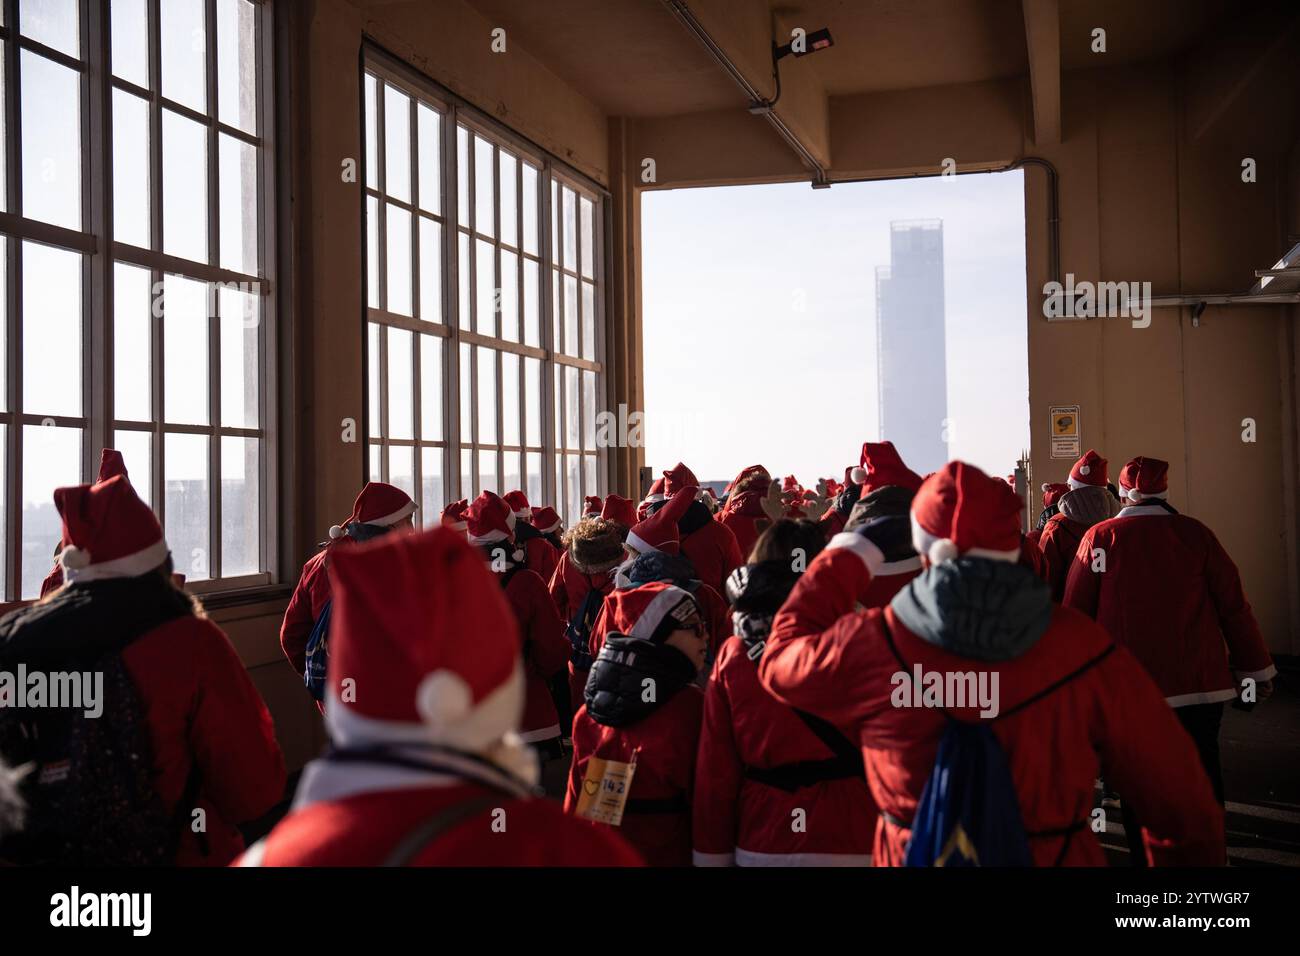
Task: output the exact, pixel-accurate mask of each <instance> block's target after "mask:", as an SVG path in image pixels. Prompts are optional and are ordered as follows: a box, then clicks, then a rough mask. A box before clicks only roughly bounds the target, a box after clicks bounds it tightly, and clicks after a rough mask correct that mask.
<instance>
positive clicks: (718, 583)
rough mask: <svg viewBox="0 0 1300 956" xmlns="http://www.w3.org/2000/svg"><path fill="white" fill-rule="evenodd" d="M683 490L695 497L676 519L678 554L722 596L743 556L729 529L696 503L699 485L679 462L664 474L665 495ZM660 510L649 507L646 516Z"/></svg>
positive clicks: (693, 475)
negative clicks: (679, 551) (691, 492)
mask: <svg viewBox="0 0 1300 956" xmlns="http://www.w3.org/2000/svg"><path fill="white" fill-rule="evenodd" d="M683 488H694V489H695V491H694V496H695V497H694V498H693V499H692V500H691V501H690V502H689V503H688V507H687V508H686V510H685V511H684V512H683V513H682V514H681V516H680V517H679V518H678V519H677V530H678V537H679V539H680V543H681V553H682V554H683V555H685V556H686V557H687V558H689V559H690V561H691V564H693V565H694V566H695V571H696V574H697V575H698V576H699V579H700V580H701V581H703V582H704V583H705V584H707V585H708V586H709V587H711V588H713V590H714V591H715V592H717V593H718V594H721V593H722V588H723V585H724V583H725V582H726V580H727V575H728V574H730V573H731V572H732V571H734V570H735V569H736V568H738V567H740V565H741V564H743V563H744V561H745V558H744V555H743V554H741V551H740V545H739V544H737V542H736V536H735V535H734V534H732V532H731V529H730V528H728V527H727V526H726V525H724V524H721V523H719V522H717V521H714V520H713V512H711V511H710V510H709V509H708V506H707V505H705V504H704V502H702V501H700V500H699V497H700V491H699V482H698V481H697V480H696V479H695V474H694V472H692V471H691V470H690V469H689V468H687V467H686V466H685V465H683V464H682V463H681V462H678V463H677V464H676V465H675V466H674V467H673V468H670V469H669V470H668V471H666V472H664V494H665V495H667V497H668V498H669V499H671V498H673V496H675V495H676V494H677V492H679V491H681V490H682V489H683ZM662 507H664V504H663V503H660V504H654V505H651V507H650V509H649V513H650V514H654V513H655V512H656V511H658V510H659V509H660V508H662Z"/></svg>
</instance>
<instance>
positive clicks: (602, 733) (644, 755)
mask: <svg viewBox="0 0 1300 956" xmlns="http://www.w3.org/2000/svg"><path fill="white" fill-rule="evenodd" d="M605 609H606V611H607V612H608V613H609V615H610V620H611V625H612V628H611V631H610V634H609V636H608V638H607V639H606V641H605V643H604V645H603V646H602V647H601V650H600V653H599V654H598V655H597V657H596V660H595V662H594V663H593V664H592V667H591V676H590V677H588V679H587V687H586V692H585V698H586V702H585V703H584V704H583V706H582V709H581V710H579V711H578V715H577V716H576V717H575V718H574V720H573V763H572V765H571V767H570V769H569V785H568V789H567V791H566V792H565V795H564V809H565V810H566V811H567V812H569V813H572V814H576V815H577V816H580V817H586V818H587V819H591V820H597V821H598V822H595V823H593V824H592V825H593V826H600V827H602V828H603V827H606V826H608V825H609V823H610V821H609V819H608V818H606V819H600V818H597V817H594V816H592V815H591V811H590V809H589V807H590V804H591V801H590V796H591V795H592V794H593V792H599V788H601V787H602V784H603V783H604V782H605V781H607V780H609V779H622V780H624V781H626V779H627V776H628V775H629V774H630V776H631V783H630V786H628V787H627V789H626V792H625V793H624V794H623V797H624V802H623V804H622V806H621V807H620V810H621V820H620V821H619V825H618V830H619V832H620V833H621V834H622V836H623V837H624V838H625V839H626V840H627V841H628V842H629V843H630V844H632V846H633V847H635V848H636V849H637V851H638V852H640V854H641V855H642V857H644V858H645V861H646V862H647V863H648V864H650V865H651V866H690V865H691V791H692V790H693V788H694V785H695V755H696V747H697V744H698V742H699V736H700V718H701V714H702V711H703V694H702V693H701V691H700V689H699V688H698V687H696V686H695V684H694V681H695V679H696V677H697V676H698V674H699V672H700V669H701V668H702V667H703V666H704V657H705V650H706V646H707V638H706V636H705V633H704V622H703V621H701V620H700V615H699V607H698V605H696V603H695V599H694V597H692V596H691V594H690V593H689V592H687V591H684V590H682V589H681V588H679V587H676V586H674V585H671V584H665V583H663V582H657V581H656V582H651V583H649V584H646V585H644V586H643V587H640V588H637V589H635V590H630V591H614V592H613V593H611V594H610V595H609V597H607V598H606V599H605ZM629 766H630V767H631V768H632V769H630V770H629V769H628V768H629ZM584 794H587V798H586V799H584V798H583V795H584Z"/></svg>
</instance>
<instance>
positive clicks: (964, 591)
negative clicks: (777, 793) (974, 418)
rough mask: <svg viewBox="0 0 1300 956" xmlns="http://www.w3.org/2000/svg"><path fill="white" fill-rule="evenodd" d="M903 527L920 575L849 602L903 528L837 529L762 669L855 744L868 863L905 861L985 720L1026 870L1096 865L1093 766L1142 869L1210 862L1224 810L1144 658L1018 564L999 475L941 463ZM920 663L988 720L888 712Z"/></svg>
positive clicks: (1012, 499)
mask: <svg viewBox="0 0 1300 956" xmlns="http://www.w3.org/2000/svg"><path fill="white" fill-rule="evenodd" d="M911 519H912V520H911V524H912V535H911V536H912V542H913V544H914V546H915V547H916V550H917V552H918V553H919V554H920V555H921V556H922V560H923V562H924V563H925V571H924V572H923V573H922V574H921V575H920V576H918V577H916V578H914V579H913V580H912V581H911V582H910V583H909V584H908V585H907V586H906V587H905V588H903V589H902V590H901V591H899V592H898V594H897V595H896V596H895V597H894V599H893V600H892V601H891V602H890V603H889V605H888V606H887V607H885V608H873V609H868V610H865V611H864V610H859V609H857V608H856V607H855V605H856V603H857V602H858V601H859V600H860V598H861V596H862V595H863V594H865V593H866V591H867V589H868V588H869V587H870V584H871V579H872V577H873V575H874V574H875V573H877V570H878V569H879V567H880V565H881V564H882V563H883V562H884V555H885V553H886V552H887V551H888V550H889V549H890V548H891V547H893V546H894V542H893V539H894V538H895V537H896V536H897V535H898V531H899V529H897V527H896V526H892V525H890V524H888V523H886V522H884V521H882V520H881V519H876V520H875V521H869V522H866V523H865V524H863V525H862V526H861V527H859V528H858V529H857V531H855V532H849V533H843V534H839V535H836V536H835V537H834V538H833V539H831V542H830V544H829V545H828V546H827V548H826V550H825V551H823V552H822V553H821V554H820V555H818V556H817V558H816V560H814V561H813V563H812V565H811V566H810V567H809V568H808V570H807V571H806V572H805V573H804V575H803V577H802V578H800V580H799V582H798V583H797V584H796V585H795V587H794V590H793V591H792V592H791V594H790V597H789V599H788V600H787V601H786V602H785V604H784V605H783V606H782V608H781V610H780V611H779V612H778V613H777V616H776V619H775V621H774V622H773V624H772V630H771V633H770V635H769V636H768V640H767V645H766V648H765V650H764V653H763V657H762V659H761V661H760V663H759V679H760V680H761V681H762V683H763V685H764V686H765V687H766V688H767V689H768V690H769V691H770V692H771V693H772V694H773V695H774V696H776V697H777V698H778V699H779V700H781V701H783V702H784V703H786V704H788V705H790V706H792V707H797V708H799V709H800V710H804V711H807V712H809V713H812V714H815V715H816V716H818V717H821V718H823V719H824V720H827V721H829V722H830V723H832V724H833V725H835V726H836V727H838V728H839V729H840V730H841V731H843V732H844V733H846V734H848V735H849V736H850V737H851V738H853V739H856V740H858V741H859V742H860V744H861V747H862V751H863V757H864V761H865V764H866V768H867V782H868V785H869V786H870V789H871V793H872V796H873V797H874V798H875V801H876V804H877V806H878V807H879V808H880V811H881V817H880V822H879V824H878V826H877V830H876V839H875V844H874V850H873V853H872V858H873V861H874V863H875V864H876V865H877V866H881V865H883V866H896V865H900V864H901V863H903V861H904V860H905V857H906V847H907V843H908V840H909V838H910V835H911V821H912V819H913V815H914V814H915V812H916V809H917V805H918V802H919V799H920V796H921V792H922V789H923V787H924V786H925V783H926V781H927V779H928V777H929V776H930V773H931V770H932V769H933V768H934V765H935V757H936V754H937V752H938V747H939V741H940V738H941V737H942V736H943V734H944V731H945V728H946V723H947V721H948V720H949V719H955V720H959V721H962V722H968V723H970V722H977V721H979V720H982V719H988V720H989V721H990V723H989V725H988V726H989V729H990V730H991V731H992V733H993V735H994V736H995V737H996V738H997V741H998V742H999V743H1000V745H1001V749H1002V750H1003V751H1004V752H1005V755H1006V760H1007V765H1008V769H1009V773H1010V776H1011V780H1012V782H1013V784H1014V787H1015V792H1016V794H1017V797H1018V803H1019V813H1020V816H1021V819H1022V821H1023V825H1024V830H1025V833H1026V834H1027V836H1028V842H1029V851H1030V853H1031V856H1032V859H1033V860H1034V862H1035V863H1036V864H1038V865H1040V866H1051V865H1102V864H1104V862H1105V855H1104V853H1103V851H1102V847H1101V844H1100V843H1099V842H1098V841H1097V838H1096V835H1095V834H1094V833H1093V832H1092V830H1091V829H1090V828H1089V826H1088V822H1089V818H1090V814H1091V811H1092V807H1093V784H1094V781H1095V780H1096V778H1097V777H1098V776H1100V775H1102V774H1105V775H1106V777H1107V779H1108V780H1114V781H1115V783H1116V785H1117V786H1122V787H1123V788H1124V791H1123V792H1125V793H1126V794H1128V795H1129V796H1130V797H1131V799H1132V800H1133V802H1134V804H1135V806H1136V807H1137V809H1138V811H1139V815H1140V817H1141V819H1142V821H1143V824H1144V834H1143V837H1144V842H1145V848H1146V852H1147V853H1148V854H1150V857H1151V858H1152V860H1153V862H1155V863H1158V864H1162V865H1169V864H1184V865H1213V864H1218V863H1221V862H1222V860H1223V846H1224V844H1223V812H1222V810H1221V809H1220V808H1219V806H1218V804H1217V803H1216V802H1215V799H1214V792H1213V790H1212V789H1211V787H1210V782H1209V779H1208V778H1207V777H1206V775H1205V771H1204V770H1203V769H1202V767H1201V765H1200V761H1199V760H1198V759H1197V756H1196V752H1195V749H1194V747H1193V746H1192V742H1191V740H1190V739H1188V737H1187V734H1186V733H1184V732H1183V729H1182V728H1181V727H1180V726H1179V724H1178V722H1177V720H1175V719H1174V717H1173V715H1172V714H1171V713H1170V711H1169V708H1168V707H1167V706H1166V705H1165V703H1164V701H1163V700H1161V696H1160V691H1159V690H1157V689H1156V687H1155V685H1154V684H1153V683H1152V681H1151V679H1150V678H1149V677H1148V676H1147V675H1146V673H1145V671H1144V669H1143V667H1142V665H1141V664H1139V663H1138V661H1137V660H1136V659H1135V658H1134V657H1133V656H1132V655H1131V654H1130V653H1129V652H1128V651H1127V650H1126V649H1125V648H1123V647H1121V646H1116V645H1115V642H1114V641H1113V640H1112V639H1111V638H1110V636H1109V635H1108V634H1107V633H1106V631H1105V629H1104V628H1102V627H1100V626H1099V625H1098V624H1097V623H1096V622H1094V621H1091V620H1089V619H1088V618H1087V617H1086V616H1084V615H1082V614H1079V613H1078V612H1076V611H1074V610H1072V609H1071V608H1067V607H1061V606H1060V605H1054V604H1053V603H1052V600H1051V593H1050V591H1049V589H1048V587H1047V584H1046V582H1044V581H1042V580H1041V579H1039V578H1038V577H1036V576H1035V575H1034V573H1033V572H1032V571H1031V570H1030V569H1028V568H1026V567H1023V566H1022V565H1020V564H1019V557H1020V503H1019V500H1018V499H1017V497H1016V495H1015V493H1014V492H1013V491H1012V490H1011V489H1010V488H1008V487H1007V485H1006V483H1005V482H1004V481H1002V480H1001V479H998V478H992V477H989V476H988V475H986V474H984V473H983V472H981V471H980V470H979V469H978V468H975V467H974V466H972V465H968V464H965V463H964V462H949V463H948V464H947V465H945V466H944V467H943V468H941V469H940V470H939V471H937V472H935V473H934V474H932V475H931V476H930V477H929V478H927V479H926V480H925V481H924V482H923V484H922V485H921V488H920V489H919V490H918V491H917V493H916V497H915V499H914V500H913V502H912V509H911ZM918 668H919V669H920V671H921V673H922V674H927V673H929V674H935V675H938V676H939V677H940V678H941V679H943V680H945V681H946V680H947V675H965V676H966V678H967V679H968V681H969V680H973V681H975V682H976V683H977V684H978V683H979V682H981V681H982V682H983V685H984V686H985V687H986V688H988V687H995V693H993V694H992V700H993V702H994V703H995V704H996V707H995V708H994V709H995V710H996V713H992V712H991V711H989V710H986V709H984V708H982V707H981V705H980V704H978V703H976V704H974V706H971V703H972V702H971V701H969V700H967V701H965V703H966V705H967V706H964V707H963V706H956V705H957V704H959V703H961V702H960V701H955V700H949V701H946V702H945V704H946V705H953V706H946V707H945V709H943V710H941V709H939V708H937V707H930V706H916V705H915V704H914V703H912V704H909V703H908V701H907V700H906V699H904V701H903V702H902V703H898V701H897V688H898V687H899V681H900V680H902V681H903V683H904V684H906V683H907V681H908V680H910V679H912V678H911V677H910V676H909V675H914V674H915V673H916V670H917V669H918ZM995 675H996V679H997V681H998V683H997V684H996V685H993V680H994V676H995ZM1022 704H1024V705H1025V706H1023V707H1022V706H1021V705H1022Z"/></svg>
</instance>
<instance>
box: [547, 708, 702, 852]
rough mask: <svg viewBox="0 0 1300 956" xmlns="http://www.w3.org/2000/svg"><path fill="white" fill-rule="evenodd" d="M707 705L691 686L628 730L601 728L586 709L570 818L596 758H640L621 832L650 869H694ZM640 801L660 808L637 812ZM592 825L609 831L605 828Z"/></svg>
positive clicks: (578, 731) (576, 729)
mask: <svg viewBox="0 0 1300 956" xmlns="http://www.w3.org/2000/svg"><path fill="white" fill-rule="evenodd" d="M703 703H704V694H703V693H702V692H701V691H700V689H699V688H698V687H696V686H695V685H693V684H691V685H688V686H686V687H683V688H682V689H681V690H679V691H678V692H677V693H676V694H674V695H673V696H672V697H671V698H669V699H668V700H667V701H665V702H664V704H663V706H661V707H659V708H658V709H657V710H655V711H654V712H653V713H651V714H650V715H649V716H648V717H646V718H644V719H643V720H640V721H637V722H636V723H634V724H631V725H629V726H625V727H607V726H605V725H604V724H599V723H597V722H596V721H595V720H594V719H593V718H592V717H591V716H590V715H589V714H588V713H587V707H586V705H585V704H584V705H583V707H582V709H581V710H579V711H578V713H577V716H575V717H574V718H573V763H572V765H571V766H570V767H569V784H568V788H567V790H566V792H565V794H564V809H565V810H566V811H567V812H569V813H573V812H574V811H575V810H576V809H577V806H578V792H579V790H580V789H581V787H582V785H583V781H584V780H585V778H586V775H587V764H588V763H589V762H590V760H591V758H592V757H599V758H600V759H602V760H617V761H620V762H622V763H629V762H631V761H632V759H633V754H635V755H636V772H635V774H634V775H633V777H632V788H631V791H630V792H629V794H628V800H629V801H630V802H631V805H630V806H629V807H628V808H627V810H626V811H625V812H624V815H623V822H622V825H621V826H620V827H619V828H618V829H619V830H620V832H621V834H622V836H623V838H624V839H625V840H627V842H628V843H630V844H632V846H633V847H634V848H635V849H636V850H637V851H638V852H639V853H640V854H641V856H642V857H643V858H644V859H645V861H646V863H648V864H649V865H651V866H690V865H691V809H690V800H691V791H692V789H693V788H694V783H695V753H696V748H697V746H698V744H699V739H700V719H701V715H702V713H703V709H704V707H703ZM640 801H655V802H656V803H658V804H661V808H658V809H651V810H648V811H641V810H638V809H636V802H640ZM584 822H585V821H584ZM588 825H589V826H592V827H599V828H601V829H608V827H606V825H605V824H603V823H588Z"/></svg>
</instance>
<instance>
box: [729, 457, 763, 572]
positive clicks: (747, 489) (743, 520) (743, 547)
mask: <svg viewBox="0 0 1300 956" xmlns="http://www.w3.org/2000/svg"><path fill="white" fill-rule="evenodd" d="M771 485H772V476H771V475H770V474H769V473H768V471H767V469H766V468H764V467H763V466H762V465H750V466H749V467H748V468H746V469H744V470H743V471H742V472H741V473H740V474H738V475H737V476H736V477H735V479H734V480H733V481H732V482H731V485H730V486H729V488H730V491H729V492H728V494H727V503H726V506H725V507H723V509H722V511H721V512H720V513H719V514H718V515H717V521H718V523H719V524H722V525H724V526H726V528H727V530H729V531H730V532H731V533H732V534H733V535H734V536H735V538H736V547H737V549H739V551H740V553H741V554H742V555H747V554H749V553H750V552H751V551H753V550H754V545H755V544H757V543H758V536H759V535H761V534H762V533H763V531H764V530H766V529H767V528H768V527H769V526H770V525H771V524H772V518H771V517H770V516H769V515H768V513H767V510H766V509H765V508H764V506H763V500H764V499H765V498H766V497H767V495H768V489H769V488H770V487H771Z"/></svg>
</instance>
